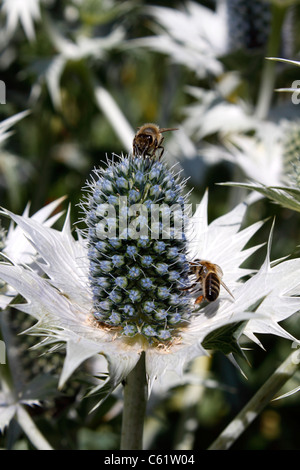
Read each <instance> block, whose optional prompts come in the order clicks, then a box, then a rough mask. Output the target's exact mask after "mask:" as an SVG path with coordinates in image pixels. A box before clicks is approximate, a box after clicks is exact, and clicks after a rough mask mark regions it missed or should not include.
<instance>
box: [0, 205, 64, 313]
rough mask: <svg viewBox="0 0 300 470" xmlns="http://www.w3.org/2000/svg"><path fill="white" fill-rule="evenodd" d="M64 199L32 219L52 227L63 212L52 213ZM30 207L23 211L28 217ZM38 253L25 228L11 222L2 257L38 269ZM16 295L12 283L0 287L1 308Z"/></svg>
mask: <svg viewBox="0 0 300 470" xmlns="http://www.w3.org/2000/svg"><path fill="white" fill-rule="evenodd" d="M64 199H65V197H62V198H59V199H57V200H55V201H53V202H51V203H50V204H48V205H47V206H45V207H43V208H42V209H40V210H39V211H37V212H36V213H35V214H34V215H33V216H32V217H31V218H32V220H35V221H37V222H39V223H40V224H43V225H45V226H46V227H51V226H52V225H54V224H55V222H56V221H57V220H58V219H59V217H61V215H62V213H61V212H60V213H57V214H55V215H53V216H51V214H52V213H53V211H55V210H56V209H57V208H58V206H59V205H60V204H61V203H62V201H63V200H64ZM29 208H30V205H29V204H28V205H27V207H26V208H25V210H24V212H23V217H24V218H26V219H27V218H29ZM36 254H37V253H36V250H35V248H34V246H33V245H32V244H31V243H30V242H29V240H28V239H27V238H26V236H25V235H24V232H23V230H21V228H20V227H19V226H15V224H14V223H13V222H11V224H10V227H9V229H8V232H7V234H5V237H4V239H3V248H2V250H1V256H2V259H4V260H5V261H6V262H7V263H8V264H11V263H12V264H23V265H26V266H28V267H30V268H31V269H34V268H36V269H37V268H38V266H37V264H36V259H35V256H36ZM16 295H17V292H16V291H15V290H14V289H13V288H12V287H11V286H10V285H7V284H3V285H2V286H1V289H0V309H4V308H6V307H7V306H8V304H9V303H10V302H11V301H12V300H13V298H14V297H15V296H16Z"/></svg>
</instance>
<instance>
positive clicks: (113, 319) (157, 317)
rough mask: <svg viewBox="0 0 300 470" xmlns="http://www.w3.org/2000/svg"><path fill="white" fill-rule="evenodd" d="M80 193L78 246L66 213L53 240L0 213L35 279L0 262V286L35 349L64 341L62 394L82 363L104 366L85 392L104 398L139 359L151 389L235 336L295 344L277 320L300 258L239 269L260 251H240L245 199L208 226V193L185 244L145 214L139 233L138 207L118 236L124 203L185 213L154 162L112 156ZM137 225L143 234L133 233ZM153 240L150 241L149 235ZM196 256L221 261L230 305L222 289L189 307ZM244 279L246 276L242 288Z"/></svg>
mask: <svg viewBox="0 0 300 470" xmlns="http://www.w3.org/2000/svg"><path fill="white" fill-rule="evenodd" d="M88 189H89V195H88V197H87V201H86V203H85V204H83V207H84V208H85V219H86V220H87V223H88V230H87V232H86V233H85V234H84V236H82V234H81V233H80V232H79V233H78V238H77V239H75V238H74V236H73V235H72V233H71V229H70V220H69V213H68V216H67V218H66V221H65V224H64V227H63V229H62V231H61V232H60V231H57V230H54V229H52V228H51V227H48V226H45V225H44V224H42V223H40V222H39V221H37V220H34V219H33V218H28V217H22V216H17V215H15V214H12V213H10V212H8V211H5V212H6V214H8V215H9V216H10V217H11V218H12V219H13V221H14V222H15V223H17V224H18V226H19V227H20V228H21V229H22V230H23V231H24V232H25V234H26V236H27V238H28V239H29V240H30V241H31V243H32V245H33V246H34V248H35V250H36V251H37V254H38V257H37V259H38V266H39V268H40V270H42V271H43V274H42V275H41V274H40V272H38V271H36V270H33V269H32V268H30V267H28V266H26V265H24V264H23V263H22V264H20V265H18V264H17V263H15V265H12V264H9V263H0V278H2V279H3V280H5V281H6V282H7V283H8V284H9V285H11V286H12V287H13V288H14V289H15V290H16V291H17V292H19V293H20V294H21V295H22V296H23V298H24V299H25V300H26V302H23V303H20V304H18V305H14V307H16V308H18V309H19V310H21V311H23V312H26V313H28V314H30V315H32V316H33V317H35V319H36V320H37V322H36V324H35V325H34V326H33V327H32V328H31V329H30V330H29V331H28V333H30V334H35V335H40V336H42V337H43V340H42V344H43V345H55V344H56V343H59V344H61V343H65V344H66V358H65V362H64V366H63V370H62V373H61V376H60V382H59V386H60V387H61V386H63V385H64V383H65V382H66V380H67V379H68V378H69V377H70V375H71V374H72V373H73V372H74V371H75V369H76V368H77V367H78V366H79V365H80V364H82V363H83V362H84V361H85V360H86V359H88V358H90V357H93V356H94V355H97V354H101V355H103V356H104V357H105V359H106V360H107V364H108V376H107V379H106V380H105V381H104V383H103V382H101V383H100V385H99V386H96V387H95V389H94V391H98V392H100V391H101V394H102V397H103V398H105V397H106V396H107V395H108V394H109V393H110V392H111V391H112V390H114V388H115V387H116V386H117V385H118V384H119V383H120V382H121V381H122V380H123V379H125V378H126V377H127V376H128V374H129V373H130V371H131V370H132V369H133V368H134V367H135V365H136V364H137V362H138V361H139V359H140V356H141V354H142V352H143V351H145V353H146V354H145V361H146V373H147V379H148V384H149V390H151V387H152V385H153V382H154V380H155V379H156V378H157V377H162V376H163V374H164V373H165V372H166V371H167V370H172V371H175V372H177V373H178V374H179V375H180V374H181V373H182V372H183V371H184V369H185V367H186V365H187V364H188V363H189V362H190V361H191V360H193V359H194V358H195V357H197V356H200V355H205V354H207V351H206V349H209V350H211V349H221V350H222V351H223V352H225V354H227V355H231V354H232V353H234V352H238V339H239V336H240V335H241V334H242V332H245V334H246V335H247V337H248V338H250V339H251V340H255V333H257V332H259V333H263V332H268V333H272V334H279V335H281V336H285V337H287V338H290V339H294V338H293V337H292V336H291V335H289V334H288V333H286V332H285V331H284V330H283V329H282V328H280V327H279V325H278V322H279V321H282V320H283V319H285V318H288V317H289V316H291V315H292V314H293V313H295V312H296V311H298V310H299V294H300V283H299V274H300V260H299V259H295V260H287V261H283V262H279V264H276V265H275V266H274V267H273V266H272V265H271V262H270V258H269V251H270V244H269V248H268V254H267V257H266V261H265V263H264V264H263V266H262V267H261V268H260V269H259V271H258V272H257V273H254V272H253V271H252V270H248V269H245V268H241V267H240V266H241V265H242V264H243V263H244V262H245V260H246V259H247V258H248V257H249V256H250V255H251V254H253V253H254V252H255V250H256V249H257V248H259V247H258V246H254V247H252V248H248V249H246V250H244V247H245V245H246V244H247V243H248V242H249V240H250V238H251V237H252V236H253V235H254V233H255V232H256V231H257V230H258V229H259V228H260V227H261V225H262V224H261V222H257V223H256V224H253V225H251V226H250V227H246V228H244V229H241V224H242V221H243V217H244V215H245V212H246V210H247V203H242V204H239V205H238V206H237V207H236V208H234V209H233V210H232V211H230V212H229V213H228V214H225V215H223V216H221V217H219V218H218V219H216V220H214V221H213V222H212V223H210V224H208V221H207V205H208V196H207V193H206V194H205V196H204V197H203V199H202V201H201V203H200V204H199V207H198V208H197V210H196V212H195V214H194V216H193V217H192V218H191V219H190V220H189V223H188V230H186V237H187V240H185V238H184V236H183V235H182V234H181V237H180V236H179V232H178V234H177V236H175V234H174V232H173V231H172V230H171V231H169V233H168V236H166V235H165V236H164V237H165V238H164V239H161V238H159V235H162V234H163V233H165V232H164V228H165V226H164V224H158V226H157V225H155V222H157V219H155V218H154V223H153V225H152V224H150V226H148V225H149V223H150V222H152V220H151V217H150V216H149V212H147V217H146V219H143V218H141V219H139V216H141V215H144V214H142V213H140V212H139V211H140V210H141V206H136V207H138V209H137V211H138V215H137V214H134V215H137V217H136V218H135V219H134V220H131V218H129V223H127V225H126V227H125V229H124V228H123V227H122V224H123V222H124V221H123V216H124V214H123V212H122V211H121V213H119V212H118V211H117V209H118V210H119V209H120V205H121V197H127V198H128V199H129V200H130V201H131V204H133V201H134V203H135V204H137V203H139V202H142V203H143V204H142V206H144V205H146V207H148V206H147V204H148V203H147V201H149V200H150V203H149V204H150V206H152V205H153V204H155V203H161V202H165V203H168V205H167V207H169V208H170V207H171V206H169V204H173V203H174V201H175V202H176V203H177V204H179V207H182V204H183V203H184V198H183V195H182V189H183V188H182V185H181V184H180V183H179V181H178V177H176V176H174V175H173V174H172V173H171V172H169V171H168V170H166V168H165V167H164V165H163V164H162V163H160V162H159V161H155V160H152V159H149V158H145V159H143V158H139V157H137V158H133V157H126V158H120V159H119V160H118V161H117V162H116V163H109V164H108V166H107V168H106V169H104V170H96V171H95V178H94V181H93V182H92V183H91V184H89V185H88ZM162 189H163V190H162ZM133 194H134V198H133V199H132V195H133ZM115 198H116V199H115ZM117 200H119V204H117ZM106 201H108V202H109V205H108V206H104V207H106V209H109V210H111V206H112V207H113V208H114V210H115V211H116V213H117V218H116V219H115V221H114V222H113V223H112V221H111V219H113V218H112V217H110V215H112V213H113V212H111V214H108V213H103V212H102V211H103V206H102V204H107V202H106ZM164 207H165V205H164ZM177 208H178V207H177ZM121 209H122V207H121ZM129 209H131V210H132V205H131V206H130V205H129V206H127V207H126V210H125V212H126V214H127V216H130V217H131V216H132V215H133V214H132V213H131V212H130V211H129ZM121 214H123V216H121ZM174 214H175V211H174ZM174 214H173V217H174ZM137 220H139V223H137ZM181 221H182V220H181ZM104 222H105V223H104ZM131 222H132V223H131ZM134 222H136V224H135V223H134ZM137 227H138V228H137ZM146 227H148V229H149V236H148V238H145V234H144V233H141V230H143V229H145V228H146ZM173 228H174V227H173ZM114 230H115V231H116V233H115V232H114ZM124 230H125V232H124ZM136 232H138V233H139V236H137V237H136V236H135V235H136ZM155 233H156V235H157V238H153V237H152V235H153V234H155ZM107 234H108V236H107ZM129 235H130V237H129ZM142 235H143V236H142ZM161 242H163V243H164V244H165V245H164V249H163V250H162V247H163V245H161V244H160V243H161ZM185 245H186V246H185ZM118 250H119V251H118ZM175 255H176V256H175ZM114 256H117V258H114ZM149 257H151V262H150V258H149ZM195 258H197V259H206V260H209V261H210V262H212V263H216V264H218V265H220V267H221V268H222V270H223V272H224V277H223V280H224V283H225V284H226V286H227V287H228V288H229V289H230V291H231V293H232V295H233V298H232V297H231V296H230V295H229V294H228V293H227V292H226V290H225V289H223V288H221V291H220V295H219V297H218V299H217V301H215V302H211V303H209V304H208V305H203V306H202V305H200V308H199V306H197V308H196V309H195V305H194V302H195V295H194V293H193V291H192V290H190V289H188V290H185V289H187V288H188V287H189V286H190V285H191V283H192V281H193V279H192V278H189V279H188V281H189V283H188V284H186V282H187V279H186V277H187V273H188V268H187V266H186V261H187V260H188V261H192V260H194V259H195ZM41 259H42V260H43V261H42V262H41V261H40V260H41ZM134 273H137V277H136V278H135V276H134ZM178 274H179V275H180V279H178ZM245 275H246V276H250V277H249V279H248V280H247V281H245V282H243V281H242V280H241V279H242V278H243V277H244V276H245ZM252 275H253V276H252ZM159 283H161V284H159ZM196 295H199V293H197V292H196ZM126 306H128V307H126ZM104 307H107V308H104ZM98 314H100V315H101V316H100V317H99V316H98ZM131 314H132V315H131ZM176 315H178V317H176ZM162 317H164V320H163V321H162ZM247 321H248V323H247ZM246 324H247V330H245V326H246ZM129 327H130V328H129ZM131 328H132V329H133V331H130V329H131ZM169 335H171V337H170V336H169ZM101 372H103V371H101ZM104 372H106V371H104ZM100 402H101V400H100V401H99V403H100Z"/></svg>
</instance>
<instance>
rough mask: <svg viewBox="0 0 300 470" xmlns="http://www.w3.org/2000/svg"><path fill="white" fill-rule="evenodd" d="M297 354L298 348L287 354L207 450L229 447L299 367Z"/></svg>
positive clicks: (298, 354)
mask: <svg viewBox="0 0 300 470" xmlns="http://www.w3.org/2000/svg"><path fill="white" fill-rule="evenodd" d="M299 356H300V351H299V349H298V350H296V351H293V352H292V353H291V354H290V355H289V357H288V358H287V359H286V360H285V361H284V362H283V363H282V364H281V365H280V366H279V367H278V369H276V371H275V372H274V374H272V375H271V377H270V378H269V379H268V380H267V381H266V382H265V383H264V385H263V386H262V387H261V388H260V389H259V390H258V392H257V393H256V394H255V395H254V397H253V398H252V399H251V400H250V401H249V402H248V403H247V405H246V406H245V407H244V408H243V409H242V411H241V412H240V413H239V414H238V415H237V416H236V418H235V419H234V420H233V421H232V422H231V423H230V424H229V425H228V426H227V427H226V428H225V429H224V431H223V432H222V433H221V434H220V436H219V437H218V438H217V439H216V441H215V442H214V443H213V444H212V445H211V446H210V448H209V450H226V449H228V448H229V447H231V445H232V444H233V443H234V442H235V441H236V440H237V439H238V438H239V436H240V435H241V434H242V433H243V432H244V431H245V430H246V429H247V427H248V426H249V425H250V424H251V423H252V422H253V421H254V419H255V418H256V417H257V416H258V415H259V413H260V412H261V411H262V410H263V409H264V408H265V406H267V405H268V403H269V402H270V401H271V400H272V399H273V398H274V395H275V394H276V393H277V392H278V391H279V390H280V389H281V387H282V386H283V385H284V384H285V383H286V382H287V381H288V380H289V379H290V378H291V377H292V376H293V375H294V373H295V372H296V371H297V370H298V369H299V363H300V357H299Z"/></svg>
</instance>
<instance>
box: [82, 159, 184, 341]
mask: <svg viewBox="0 0 300 470" xmlns="http://www.w3.org/2000/svg"><path fill="white" fill-rule="evenodd" d="M94 175H95V176H94V179H93V181H92V183H88V192H89V196H88V198H87V201H86V203H83V205H82V206H83V208H84V211H85V220H86V224H87V227H88V230H87V240H88V248H89V249H88V258H89V268H90V275H89V281H90V287H91V291H92V294H93V304H94V311H93V315H94V318H95V319H96V320H97V321H99V322H100V324H103V325H106V326H107V327H109V328H111V329H115V330H116V331H118V332H119V333H121V334H122V335H125V336H129V337H131V336H135V335H136V334H140V335H142V336H143V337H144V338H146V339H147V340H148V341H149V342H150V344H151V343H153V342H154V343H162V342H166V341H170V340H171V339H172V338H174V337H176V331H177V329H178V327H182V326H183V325H184V324H185V323H186V321H187V320H188V318H189V316H190V308H189V306H188V304H189V303H190V300H189V294H188V292H187V291H186V290H184V289H185V288H186V287H187V285H188V271H189V264H188V262H187V259H186V239H185V235H184V220H185V219H184V217H185V215H184V211H185V197H184V196H183V183H182V182H181V181H180V180H179V178H178V175H173V174H172V173H171V172H170V171H169V170H168V169H167V168H166V166H165V165H164V164H163V163H162V162H160V161H157V160H155V159H154V158H140V157H132V156H129V157H121V158H119V159H118V160H117V161H115V162H113V163H110V164H109V165H108V166H107V167H106V168H104V169H102V168H100V169H96V170H95V171H94ZM164 222H166V223H164ZM176 223H177V225H178V223H179V225H180V227H178V226H177V225H176Z"/></svg>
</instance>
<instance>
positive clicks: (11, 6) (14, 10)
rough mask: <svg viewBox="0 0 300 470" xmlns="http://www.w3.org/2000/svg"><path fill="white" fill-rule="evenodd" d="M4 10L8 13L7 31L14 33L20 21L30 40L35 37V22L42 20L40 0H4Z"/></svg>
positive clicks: (9, 33)
mask: <svg viewBox="0 0 300 470" xmlns="http://www.w3.org/2000/svg"><path fill="white" fill-rule="evenodd" d="M2 3H3V5H2V11H3V12H4V14H5V15H6V33H7V35H8V36H9V37H10V36H12V35H13V34H14V32H15V30H16V28H17V26H18V23H19V22H20V23H21V24H22V27H23V29H24V31H25V34H26V36H27V38H28V39H29V40H31V41H32V40H34V39H35V30H34V22H35V21H38V20H40V18H41V12H40V0H27V1H26V2H23V1H22V0H3V2H2Z"/></svg>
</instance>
